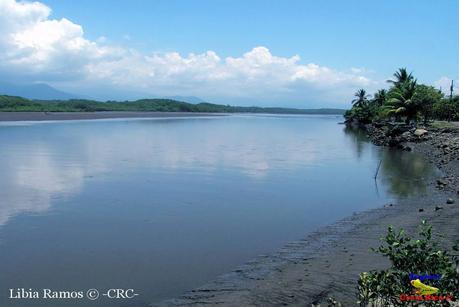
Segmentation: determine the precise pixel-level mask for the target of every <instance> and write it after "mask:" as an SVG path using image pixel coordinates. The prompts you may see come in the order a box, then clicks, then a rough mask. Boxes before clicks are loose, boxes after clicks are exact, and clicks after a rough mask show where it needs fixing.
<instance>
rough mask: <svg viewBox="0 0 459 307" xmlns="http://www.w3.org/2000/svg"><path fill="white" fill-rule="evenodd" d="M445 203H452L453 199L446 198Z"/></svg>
mask: <svg viewBox="0 0 459 307" xmlns="http://www.w3.org/2000/svg"><path fill="white" fill-rule="evenodd" d="M446 203H447V204H454V199H452V198H448V199H447V200H446Z"/></svg>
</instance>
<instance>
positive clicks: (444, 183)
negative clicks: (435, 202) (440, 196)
mask: <svg viewBox="0 0 459 307" xmlns="http://www.w3.org/2000/svg"><path fill="white" fill-rule="evenodd" d="M437 185H448V182H446V180H443V179H437Z"/></svg>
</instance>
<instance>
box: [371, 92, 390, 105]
mask: <svg viewBox="0 0 459 307" xmlns="http://www.w3.org/2000/svg"><path fill="white" fill-rule="evenodd" d="M386 98H387V91H386V90H385V89H382V90H378V91H377V92H376V93H375V94H374V96H373V100H372V102H373V103H374V104H375V105H377V106H378V107H380V106H382V105H384V103H385V102H386Z"/></svg>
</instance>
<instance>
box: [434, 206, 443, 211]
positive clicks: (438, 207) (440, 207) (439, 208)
mask: <svg viewBox="0 0 459 307" xmlns="http://www.w3.org/2000/svg"><path fill="white" fill-rule="evenodd" d="M441 209H443V207H442V206H435V211H438V210H441Z"/></svg>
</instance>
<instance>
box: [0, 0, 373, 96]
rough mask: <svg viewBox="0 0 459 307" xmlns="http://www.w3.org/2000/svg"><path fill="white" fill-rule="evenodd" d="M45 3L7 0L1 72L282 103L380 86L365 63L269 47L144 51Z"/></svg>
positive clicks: (0, 12)
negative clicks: (90, 32)
mask: <svg viewBox="0 0 459 307" xmlns="http://www.w3.org/2000/svg"><path fill="white" fill-rule="evenodd" d="M50 16H51V9H50V8H49V7H47V6H46V5H44V4H42V3H40V2H16V1H15V0H0V29H1V30H0V31H1V32H0V34H1V35H0V63H1V64H0V77H1V76H2V75H9V76H16V77H17V78H26V79H27V80H32V81H42V82H49V83H51V84H54V85H55V86H56V85H57V86H61V87H62V86H63V87H64V88H65V87H66V86H69V84H72V86H73V87H78V88H80V90H81V91H84V89H85V88H90V87H92V88H94V87H97V86H99V87H103V88H110V87H112V88H117V89H120V88H123V89H126V90H130V91H141V92H143V93H149V94H154V95H196V96H200V97H203V98H208V99H209V100H210V99H214V100H216V101H217V102H219V101H229V100H231V99H235V98H239V99H241V100H243V99H249V98H250V99H252V100H258V101H268V100H270V101H276V102H278V103H279V104H280V103H282V102H306V101H311V100H315V101H317V102H320V101H322V102H339V101H340V100H342V99H343V97H346V96H344V95H347V96H349V95H351V94H352V92H353V91H355V89H356V88H359V87H367V88H370V89H372V88H373V87H374V86H375V82H374V81H372V80H371V79H370V78H368V77H367V76H366V71H365V69H362V68H358V69H357V68H350V69H349V71H338V70H335V69H333V68H330V67H326V66H321V65H318V64H314V63H309V64H302V63H301V59H300V57H299V56H298V55H293V56H291V57H279V56H275V55H273V54H272V53H271V51H270V50H269V49H268V48H267V47H264V46H258V47H254V48H253V49H252V50H250V51H248V52H246V53H244V54H243V55H240V56H237V57H226V58H221V57H220V56H219V55H218V54H217V53H216V52H214V51H206V52H203V53H199V54H194V53H192V54H188V55H181V54H179V53H177V52H167V53H152V54H143V53H141V52H139V51H136V50H133V49H129V48H126V47H119V46H113V45H109V44H108V43H107V41H108V40H107V39H106V38H105V37H103V38H102V39H98V40H96V41H91V40H89V39H87V38H85V36H84V30H83V27H82V26H81V25H78V24H75V23H73V22H72V21H70V20H68V19H65V18H63V19H60V20H57V19H52V18H51V17H50Z"/></svg>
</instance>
